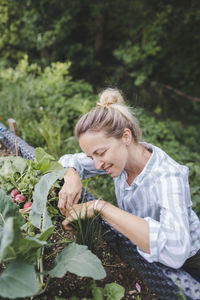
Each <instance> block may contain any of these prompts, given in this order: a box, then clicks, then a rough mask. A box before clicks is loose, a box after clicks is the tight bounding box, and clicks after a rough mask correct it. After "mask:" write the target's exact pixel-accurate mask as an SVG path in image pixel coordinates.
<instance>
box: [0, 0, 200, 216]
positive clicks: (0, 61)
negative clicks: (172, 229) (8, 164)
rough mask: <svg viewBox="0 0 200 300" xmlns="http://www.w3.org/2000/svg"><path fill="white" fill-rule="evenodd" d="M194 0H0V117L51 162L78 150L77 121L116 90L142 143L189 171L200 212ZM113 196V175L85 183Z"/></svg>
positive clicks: (198, 9) (199, 42)
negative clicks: (103, 93)
mask: <svg viewBox="0 0 200 300" xmlns="http://www.w3.org/2000/svg"><path fill="white" fill-rule="evenodd" d="M199 28H200V3H199V2H198V1H196V0H191V1H188V0H183V1H181V2H180V3H179V2H174V1H169V0H167V1H164V0H159V1H151V2H149V1H147V0H144V1H139V0H133V1H128V0H124V1H119V0H115V1H114V0H110V1H105V0H101V1H99V0H98V1H92V0H85V1H81V0H77V1H68V0H67V1H66V0H60V1H55V0H48V1H46V0H40V1H39V0H34V1H33V0H19V1H15V0H10V1H7V0H2V1H1V3H0V117H1V122H2V123H4V124H5V125H7V119H8V118H14V119H16V121H17V124H18V127H19V134H20V136H21V137H22V138H23V139H24V140H26V141H27V142H28V143H29V144H31V145H32V146H34V147H38V146H41V147H43V148H45V150H47V151H48V152H49V153H51V154H53V155H54V156H55V157H56V158H58V157H59V156H60V155H62V154H64V153H71V152H77V151H80V149H79V146H78V143H77V142H76V141H75V140H74V138H73V128H74V125H75V123H76V121H77V119H78V117H79V116H80V115H81V114H82V113H85V112H86V111H88V110H89V109H90V108H91V107H92V106H93V105H94V104H95V102H96V100H97V94H98V92H99V91H100V90H101V89H102V88H105V87H107V86H112V87H118V88H119V89H121V90H122V91H123V92H124V96H125V98H127V99H128V100H127V101H128V102H129V103H130V105H131V106H136V107H137V116H138V118H139V121H140V124H141V127H142V129H143V135H144V140H146V141H148V142H151V143H153V144H155V145H157V146H159V147H161V148H163V149H164V150H165V151H166V152H167V153H168V154H169V155H171V156H172V157H173V158H174V159H175V160H177V161H178V162H180V163H183V164H186V165H188V166H189V168H190V183H191V192H192V199H193V202H194V208H195V210H196V212H197V213H198V215H199V216H200V164H199V162H200V145H199V139H200V124H199V115H200V86H199V76H200V51H199V49H200V36H199ZM87 184H88V188H89V189H90V190H91V191H92V192H93V193H94V194H95V195H97V196H102V197H104V198H105V199H106V200H110V201H115V200H113V199H115V197H114V189H113V185H112V180H111V179H110V178H107V179H106V180H103V179H102V178H101V177H99V178H97V179H96V180H93V179H92V180H89V181H88V183H87Z"/></svg>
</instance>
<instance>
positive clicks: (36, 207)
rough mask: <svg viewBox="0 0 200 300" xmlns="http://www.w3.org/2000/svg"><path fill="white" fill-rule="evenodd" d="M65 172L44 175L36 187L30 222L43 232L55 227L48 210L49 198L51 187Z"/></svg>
mask: <svg viewBox="0 0 200 300" xmlns="http://www.w3.org/2000/svg"><path fill="white" fill-rule="evenodd" d="M64 171H65V169H62V170H61V171H59V172H51V173H48V174H45V175H43V176H42V177H41V179H40V181H39V182H38V183H37V184H36V186H35V190H34V193H33V205H32V210H31V212H30V221H31V223H32V224H33V225H34V226H35V227H37V228H39V229H40V230H41V231H44V230H46V229H48V228H50V227H52V226H53V224H52V222H51V218H50V217H49V215H48V212H47V208H46V205H47V197H48V193H49V190H50V188H51V186H52V185H53V183H54V182H55V181H56V180H57V179H58V178H60V177H61V176H63V174H64Z"/></svg>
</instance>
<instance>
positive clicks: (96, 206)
mask: <svg viewBox="0 0 200 300" xmlns="http://www.w3.org/2000/svg"><path fill="white" fill-rule="evenodd" d="M105 205H106V202H105V201H104V200H93V201H89V202H84V203H81V204H75V205H73V206H72V207H70V208H69V209H68V210H67V212H66V219H65V220H64V221H63V222H62V225H63V227H64V229H66V230H71V229H72V228H71V226H69V225H68V224H69V223H71V222H73V221H75V220H78V219H79V218H81V219H84V218H85V217H86V216H87V218H89V219H90V218H92V217H94V216H95V215H96V214H97V213H100V212H101V211H102V210H103V209H104V207H105Z"/></svg>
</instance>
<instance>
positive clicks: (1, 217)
mask: <svg viewBox="0 0 200 300" xmlns="http://www.w3.org/2000/svg"><path fill="white" fill-rule="evenodd" d="M14 216H15V217H16V218H17V220H18V222H19V224H20V225H22V224H24V222H25V221H24V218H23V217H22V215H21V214H20V213H19V206H18V205H17V204H15V203H13V201H12V199H11V197H9V196H7V195H6V192H5V191H4V190H2V189H0V227H1V226H3V225H4V223H5V221H6V220H7V219H8V218H9V217H14Z"/></svg>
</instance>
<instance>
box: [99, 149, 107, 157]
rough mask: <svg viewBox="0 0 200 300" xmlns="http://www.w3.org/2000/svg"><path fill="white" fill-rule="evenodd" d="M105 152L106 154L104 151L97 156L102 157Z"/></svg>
mask: <svg viewBox="0 0 200 300" xmlns="http://www.w3.org/2000/svg"><path fill="white" fill-rule="evenodd" d="M105 152H106V150H104V151H103V152H101V153H99V154H98V155H99V156H103V155H104V153H105Z"/></svg>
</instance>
